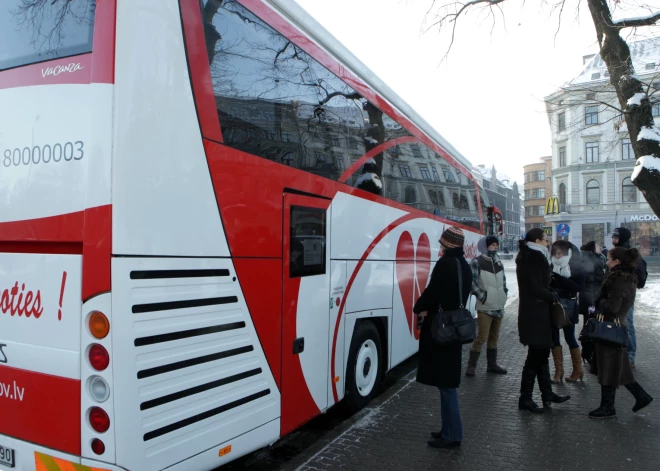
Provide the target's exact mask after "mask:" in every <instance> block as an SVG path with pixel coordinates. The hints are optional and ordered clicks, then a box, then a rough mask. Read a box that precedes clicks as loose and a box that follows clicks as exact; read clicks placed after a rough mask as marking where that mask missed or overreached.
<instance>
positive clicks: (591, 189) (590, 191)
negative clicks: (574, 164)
mask: <svg viewBox="0 0 660 471" xmlns="http://www.w3.org/2000/svg"><path fill="white" fill-rule="evenodd" d="M591 183H594V184H595V186H590V185H591ZM585 191H586V195H585V196H586V199H585V201H586V203H587V204H600V182H599V181H598V180H596V179H595V178H592V179H591V180H589V181H588V182H587V184H586V185H585ZM594 194H596V195H597V197H596V198H595V200H597V201H594V198H593V195H594Z"/></svg>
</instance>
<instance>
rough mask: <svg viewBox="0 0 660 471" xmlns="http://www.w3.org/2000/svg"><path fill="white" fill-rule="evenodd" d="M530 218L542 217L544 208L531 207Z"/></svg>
mask: <svg viewBox="0 0 660 471" xmlns="http://www.w3.org/2000/svg"><path fill="white" fill-rule="evenodd" d="M532 211H533V213H532V216H543V215H544V214H545V206H532Z"/></svg>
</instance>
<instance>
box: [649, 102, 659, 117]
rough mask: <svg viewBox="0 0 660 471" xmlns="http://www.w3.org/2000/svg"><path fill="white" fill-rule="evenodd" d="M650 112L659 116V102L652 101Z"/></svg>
mask: <svg viewBox="0 0 660 471" xmlns="http://www.w3.org/2000/svg"><path fill="white" fill-rule="evenodd" d="M651 114H652V115H653V116H660V102H658V103H653V106H652V107H651Z"/></svg>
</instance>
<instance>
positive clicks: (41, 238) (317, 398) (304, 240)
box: [0, 0, 488, 471]
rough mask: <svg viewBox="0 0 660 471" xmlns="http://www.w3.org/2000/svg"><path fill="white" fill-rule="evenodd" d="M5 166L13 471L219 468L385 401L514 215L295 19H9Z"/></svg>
mask: <svg viewBox="0 0 660 471" xmlns="http://www.w3.org/2000/svg"><path fill="white" fill-rule="evenodd" d="M378 34H387V33H385V32H379V31H378V29H377V26H376V25H370V24H369V23H368V22H365V37H369V38H371V39H370V41H372V42H373V44H374V47H378V39H377V35H378ZM433 93H440V92H439V91H433V92H432V93H431V96H430V99H434V96H433ZM448 112H451V111H450V110H448ZM0 155H1V156H2V159H3V160H2V163H3V165H2V167H1V170H0V293H1V294H0V416H1V417H2V420H1V421H0V469H4V468H12V467H13V468H16V469H19V470H30V471H32V470H40V471H41V470H56V469H62V470H64V469H66V470H72V469H75V470H88V469H102V470H113V471H115V470H120V469H123V470H132V471H152V470H154V471H155V470H162V469H165V468H167V469H169V470H173V471H174V470H210V469H214V468H216V467H218V466H220V465H222V464H224V463H226V462H228V461H230V460H233V459H235V458H237V457H240V456H241V455H244V454H246V453H249V452H251V451H254V450H256V449H258V448H260V447H264V446H267V445H269V444H272V443H273V442H275V441H277V440H278V439H279V438H280V437H282V436H284V435H286V434H288V433H289V432H291V431H292V430H294V429H296V428H297V427H300V426H301V425H302V424H304V423H305V422H307V421H309V420H310V419H312V418H313V417H315V416H317V415H319V414H321V413H323V412H324V411H326V410H327V409H328V408H330V407H332V406H333V405H335V404H337V403H338V402H339V401H342V400H344V401H346V402H347V403H348V404H349V405H351V406H353V407H360V406H362V405H364V404H365V403H366V402H368V400H370V399H371V398H372V397H373V395H374V393H375V391H376V390H377V386H378V383H379V381H380V380H381V378H382V377H383V375H384V374H385V372H387V371H388V370H389V369H391V368H392V367H393V366H395V365H397V364H399V363H401V362H402V361H403V360H405V359H406V358H409V357H410V356H411V355H413V354H414V353H415V352H416V350H417V348H418V335H419V333H418V331H417V330H416V322H415V319H414V315H413V313H412V307H413V304H414V301H415V299H416V298H417V297H418V296H419V294H420V292H421V291H422V290H423V289H424V287H425V286H426V284H427V282H428V278H429V276H430V272H431V269H432V264H433V261H434V260H435V259H436V258H437V257H438V255H439V244H438V242H437V241H438V239H439V236H440V234H441V232H442V230H443V229H444V228H445V227H446V226H447V225H450V224H452V225H457V226H460V227H462V228H463V229H464V230H465V232H466V236H467V239H466V240H467V242H466V252H467V253H468V256H469V257H470V256H472V255H474V253H475V246H476V242H477V239H478V237H479V236H480V234H482V233H483V232H484V227H485V217H484V211H485V209H486V207H487V206H488V204H487V202H486V201H484V199H483V198H485V195H484V196H482V195H481V193H480V191H479V187H478V184H477V183H476V182H475V180H474V178H473V177H472V174H471V172H470V171H469V170H468V169H469V168H470V164H469V162H468V161H467V160H466V159H465V158H463V157H462V156H461V155H460V154H459V153H458V152H457V151H456V150H455V149H454V148H453V147H452V146H451V145H450V144H449V143H448V142H446V141H445V140H444V139H443V138H442V137H441V136H440V135H439V134H438V133H437V132H436V131H435V130H433V129H432V128H431V127H430V126H429V125H428V124H426V122H424V121H423V120H422V119H421V118H420V117H419V116H417V115H416V114H415V113H414V112H413V111H412V110H411V109H410V108H409V107H408V106H407V105H406V104H405V103H404V102H403V101H402V100H401V99H400V98H398V97H397V96H396V94H394V93H393V92H392V91H391V90H390V89H389V88H388V87H387V86H386V85H384V84H383V83H382V82H381V81H380V80H379V79H378V78H376V77H375V76H374V75H373V74H372V73H371V72H370V71H369V70H368V69H367V68H366V67H365V66H364V65H363V64H361V63H360V62H359V61H358V60H357V59H356V58H355V57H354V56H353V55H351V53H350V52H348V51H347V50H346V49H345V48H344V47H343V46H342V45H341V44H339V43H338V42H337V41H336V40H335V39H334V38H332V37H331V36H330V35H329V34H328V33H327V32H326V31H325V30H324V29H323V28H322V27H321V26H320V25H319V24H318V23H316V22H315V21H314V20H313V19H312V18H311V17H310V16H309V15H307V14H306V13H305V12H304V11H303V10H301V9H300V8H299V7H297V6H296V5H295V4H294V3H293V2H290V1H285V0H224V1H220V0H159V1H157V2H156V1H153V0H67V1H64V0H55V1H24V0H3V2H2V4H1V5H0Z"/></svg>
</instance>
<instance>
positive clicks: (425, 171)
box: [419, 167, 433, 181]
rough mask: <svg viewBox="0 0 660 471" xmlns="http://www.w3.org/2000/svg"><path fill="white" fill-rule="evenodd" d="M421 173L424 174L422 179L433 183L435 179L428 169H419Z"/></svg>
mask: <svg viewBox="0 0 660 471" xmlns="http://www.w3.org/2000/svg"><path fill="white" fill-rule="evenodd" d="M419 171H420V173H421V174H422V178H423V179H424V180H429V181H432V180H433V179H432V178H431V172H430V171H429V168H428V167H419Z"/></svg>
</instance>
